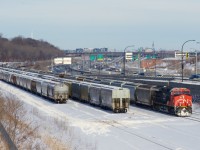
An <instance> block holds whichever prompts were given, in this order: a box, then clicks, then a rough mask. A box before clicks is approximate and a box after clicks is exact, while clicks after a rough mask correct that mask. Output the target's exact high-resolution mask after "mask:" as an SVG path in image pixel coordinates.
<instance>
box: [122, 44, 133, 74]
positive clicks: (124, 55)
mask: <svg viewBox="0 0 200 150" xmlns="http://www.w3.org/2000/svg"><path fill="white" fill-rule="evenodd" d="M129 47H134V45H131V46H127V47H126V48H125V49H124V63H123V64H124V76H125V72H126V71H125V69H126V67H125V62H126V53H125V51H126V49H127V48H129Z"/></svg>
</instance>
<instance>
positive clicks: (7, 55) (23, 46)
mask: <svg viewBox="0 0 200 150" xmlns="http://www.w3.org/2000/svg"><path fill="white" fill-rule="evenodd" d="M63 55H64V52H63V51H61V50H60V49H59V48H57V47H55V46H53V45H51V44H49V43H48V42H45V41H43V40H35V39H31V38H23V37H21V36H18V37H15V38H13V39H7V38H4V37H3V36H2V34H0V60H1V61H6V62H8V61H36V60H47V59H51V58H52V57H58V56H63Z"/></svg>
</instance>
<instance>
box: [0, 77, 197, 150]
mask: <svg viewBox="0 0 200 150" xmlns="http://www.w3.org/2000/svg"><path fill="white" fill-rule="evenodd" d="M0 90H1V91H3V92H4V93H5V94H8V95H11V94H12V95H14V96H15V97H17V98H18V99H20V100H22V101H24V102H25V104H26V106H27V110H28V111H29V113H30V112H31V113H30V115H32V116H30V118H35V119H38V117H36V114H38V113H39V114H40V116H41V117H40V119H38V120H39V121H40V123H41V124H40V126H43V130H46V131H44V133H48V134H55V135H54V136H56V137H59V135H62V138H63V133H62V132H61V131H59V132H57V131H58V130H53V129H54V128H55V127H54V126H55V125H53V123H52V122H51V121H52V119H48V118H54V119H58V120H62V122H67V123H68V124H69V125H70V126H71V127H72V128H73V129H74V130H75V132H76V133H79V135H80V137H81V138H84V140H86V141H88V143H90V142H95V143H96V149H98V150H110V149H115V150H121V149H123V150H134V149H136V150H144V149H148V150H156V149H157V150H161V149H173V150H191V149H192V150H198V149H200V143H199V141H200V122H198V121H194V120H190V119H188V118H180V117H176V116H171V115H167V114H163V113H159V112H155V111H151V110H148V109H144V108H139V107H135V106H131V107H130V110H129V111H128V113H126V114H124V113H121V114H115V113H112V112H111V111H106V110H102V109H100V108H98V107H93V106H90V105H88V104H82V103H79V102H76V101H72V100H69V101H68V102H67V104H54V103H52V102H50V101H48V100H46V99H43V98H41V97H39V96H36V95H33V94H31V93H29V92H26V91H23V90H21V89H18V88H16V87H13V86H11V85H9V84H7V83H4V82H2V81H0ZM193 111H195V113H194V114H193V115H192V117H195V118H200V107H199V106H197V105H194V108H193ZM33 112H34V113H33ZM51 126H52V127H51ZM61 141H62V139H61ZM83 149H84V148H83Z"/></svg>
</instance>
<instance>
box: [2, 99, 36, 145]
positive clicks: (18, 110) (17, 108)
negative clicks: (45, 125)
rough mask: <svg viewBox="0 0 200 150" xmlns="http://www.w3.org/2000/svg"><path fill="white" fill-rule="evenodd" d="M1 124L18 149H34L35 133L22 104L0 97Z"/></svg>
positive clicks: (34, 128)
mask: <svg viewBox="0 0 200 150" xmlns="http://www.w3.org/2000/svg"><path fill="white" fill-rule="evenodd" d="M0 103H3V104H4V105H3V107H1V112H2V113H1V114H2V115H0V117H1V122H2V124H3V125H4V127H5V129H6V131H7V132H8V134H9V136H10V138H11V139H12V141H13V142H14V143H15V145H16V146H17V148H18V149H27V148H34V146H35V143H34V142H33V141H34V139H35V134H34V133H35V132H36V129H37V127H33V124H32V122H30V121H27V120H26V119H27V118H26V115H25V114H26V110H25V108H24V106H23V103H22V102H21V101H19V100H16V98H14V97H12V96H11V97H6V98H4V97H2V96H1V97H0Z"/></svg>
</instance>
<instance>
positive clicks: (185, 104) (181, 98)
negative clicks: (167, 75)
mask: <svg viewBox="0 0 200 150" xmlns="http://www.w3.org/2000/svg"><path fill="white" fill-rule="evenodd" d="M170 94H171V95H170V102H169V105H171V106H174V112H175V114H176V115H178V116H190V115H191V114H192V96H191V95H190V90H189V89H187V88H173V89H171V91H170Z"/></svg>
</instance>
